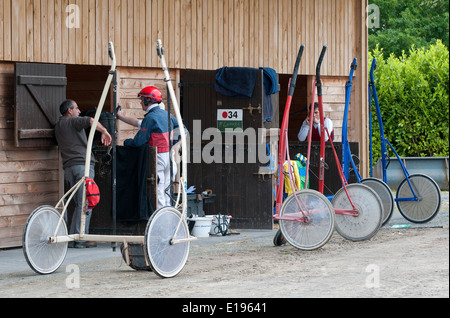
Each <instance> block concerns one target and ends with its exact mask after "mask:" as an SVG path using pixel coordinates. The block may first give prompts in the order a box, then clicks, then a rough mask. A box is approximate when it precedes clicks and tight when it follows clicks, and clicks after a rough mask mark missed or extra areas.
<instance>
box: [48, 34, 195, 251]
mask: <svg viewBox="0 0 450 318" xmlns="http://www.w3.org/2000/svg"><path fill="white" fill-rule="evenodd" d="M157 52H158V56H159V57H160V59H161V64H162V69H163V71H164V81H165V82H166V83H167V87H168V89H169V94H170V98H171V100H172V103H173V108H174V111H175V114H176V119H177V121H178V123H179V125H180V127H183V120H182V118H181V113H180V109H179V106H178V102H177V99H176V95H175V92H174V89H173V86H172V82H171V79H170V75H169V72H168V68H167V65H166V62H165V59H164V48H163V47H162V42H161V40H158V41H157ZM109 56H110V58H111V69H110V71H109V75H108V78H107V80H106V84H105V87H104V89H103V93H102V96H101V99H100V102H99V104H98V107H97V110H96V113H95V117H94V122H93V124H92V126H91V130H90V132H89V138H88V143H87V149H86V162H85V172H84V177H82V178H81V179H80V180H79V181H78V182H77V183H76V184H75V185H74V186H73V187H72V188H71V189H70V190H69V191H68V192H67V193H66V194H65V195H64V196H63V197H62V198H61V199H60V201H59V202H58V203H57V204H56V206H55V208H56V209H58V208H60V209H61V208H62V213H61V218H60V221H59V223H58V226H57V228H56V230H55V234H54V235H53V236H52V237H50V238H49V243H54V244H56V243H63V242H72V241H78V240H86V241H94V242H123V243H125V244H126V243H144V236H133V235H94V234H86V233H85V230H86V187H85V186H83V185H84V184H85V180H86V178H88V177H89V166H90V164H89V163H90V160H91V151H90V149H91V148H92V143H93V139H94V133H95V130H96V127H97V124H98V120H99V117H100V114H101V112H102V109H103V106H104V103H105V99H106V96H107V94H108V91H109V89H110V86H111V82H112V80H113V78H114V76H115V72H116V56H115V52H114V45H113V43H112V42H109ZM114 106H115V105H114ZM180 136H181V143H182V146H181V149H182V171H181V173H182V174H181V178H180V184H182V185H183V186H182V187H180V188H181V189H180V190H181V191H179V195H178V199H177V202H176V208H180V205H179V197H180V192H181V196H182V201H181V211H182V217H181V218H180V221H179V223H178V227H177V230H176V232H175V234H174V236H173V238H172V240H171V244H177V243H183V242H188V241H194V240H196V239H197V238H196V237H193V236H190V237H189V238H185V239H177V234H178V231H179V229H180V226H181V224H182V222H185V221H186V210H187V204H186V202H187V194H186V192H187V150H186V149H187V146H186V145H187V143H186V133H185V131H184V129H180ZM81 186H83V200H82V207H83V210H82V215H81V224H80V233H79V234H71V235H65V236H57V235H56V233H58V229H59V227H60V225H61V223H62V220H63V219H64V215H65V213H66V211H67V207H68V205H69V203H70V201H71V199H72V198H73V196H74V194H75V192H76V191H77V190H78V189H79V188H80V187H81ZM66 198H68V200H66V202H65V203H64V201H65V199H66Z"/></svg>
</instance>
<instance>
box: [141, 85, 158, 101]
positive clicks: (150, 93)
mask: <svg viewBox="0 0 450 318" xmlns="http://www.w3.org/2000/svg"><path fill="white" fill-rule="evenodd" d="M138 97H139V98H141V97H145V98H149V99H150V101H151V102H152V103H161V101H162V94H161V91H160V90H159V89H157V88H156V87H154V86H147V87H144V88H143V89H142V90H141V91H140V92H139V94H138Z"/></svg>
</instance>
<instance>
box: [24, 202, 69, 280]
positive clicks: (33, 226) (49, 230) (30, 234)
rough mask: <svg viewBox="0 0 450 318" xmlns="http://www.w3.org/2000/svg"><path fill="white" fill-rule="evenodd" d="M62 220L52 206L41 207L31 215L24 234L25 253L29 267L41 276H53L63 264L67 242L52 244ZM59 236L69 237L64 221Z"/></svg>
mask: <svg viewBox="0 0 450 318" xmlns="http://www.w3.org/2000/svg"><path fill="white" fill-rule="evenodd" d="M59 220H60V214H59V212H58V211H57V210H56V209H55V208H54V207H52V206H41V207H39V208H37V209H36V210H34V211H33V213H31V215H30V216H29V218H28V221H27V223H26V225H25V229H24V233H23V253H24V255H25V259H26V261H27V263H28V265H29V266H30V267H31V268H32V269H33V270H34V271H35V272H36V273H39V274H51V273H53V272H54V271H56V270H57V269H58V268H59V267H60V266H61V264H62V263H63V261H64V259H65V257H66V254H67V242H64V243H50V242H49V238H50V237H52V236H53V235H54V234H55V230H56V227H57V226H58V222H59ZM57 235H58V236H59V235H61V236H64V235H67V226H66V223H65V222H64V220H61V225H60V227H59V229H58V233H57Z"/></svg>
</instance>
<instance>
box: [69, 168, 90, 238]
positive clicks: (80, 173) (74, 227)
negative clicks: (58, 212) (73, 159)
mask: <svg viewBox="0 0 450 318" xmlns="http://www.w3.org/2000/svg"><path fill="white" fill-rule="evenodd" d="M83 177H84V165H76V166H71V167H68V168H65V169H64V180H65V181H66V182H67V183H68V184H69V186H70V188H72V187H73V186H74V185H75V184H76V183H77V182H78V181H80V179H81V178H83ZM94 177H95V169H94V166H93V165H91V166H90V169H89V178H91V179H94ZM84 186H85V185H84V184H83V185H81V187H80V188H78V190H77V192H76V193H75V195H74V196H73V198H72V199H73V202H74V203H75V209H74V211H73V216H72V222H71V224H70V230H69V234H79V233H80V223H81V212H82V203H83V187H84ZM91 215H92V210H88V209H87V200H86V226H85V233H86V234H88V233H89V223H90V221H91Z"/></svg>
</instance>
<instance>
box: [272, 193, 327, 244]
mask: <svg viewBox="0 0 450 318" xmlns="http://www.w3.org/2000/svg"><path fill="white" fill-rule="evenodd" d="M299 204H300V206H299ZM279 224H280V230H281V233H282V235H283V236H284V238H285V239H286V240H287V241H288V242H289V244H291V245H292V246H294V247H297V248H299V249H302V250H313V249H317V248H320V247H322V246H323V245H325V244H326V243H327V242H328V241H329V239H330V238H331V235H332V234H333V230H334V209H333V206H332V205H331V203H330V201H329V200H328V199H327V198H326V197H325V196H324V195H323V194H321V193H320V192H317V191H315V190H310V189H304V190H300V191H297V192H295V193H293V194H291V195H290V196H289V197H288V198H287V199H286V200H285V201H284V202H283V205H282V206H281V209H280V220H279Z"/></svg>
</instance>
